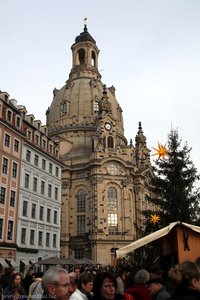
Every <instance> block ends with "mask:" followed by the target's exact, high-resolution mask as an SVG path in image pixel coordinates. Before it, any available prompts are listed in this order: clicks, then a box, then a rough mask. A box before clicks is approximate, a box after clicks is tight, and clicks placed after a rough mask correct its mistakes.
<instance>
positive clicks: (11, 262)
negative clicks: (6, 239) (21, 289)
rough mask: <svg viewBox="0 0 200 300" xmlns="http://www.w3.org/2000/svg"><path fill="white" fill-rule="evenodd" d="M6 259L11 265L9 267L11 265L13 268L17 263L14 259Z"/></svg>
mask: <svg viewBox="0 0 200 300" xmlns="http://www.w3.org/2000/svg"><path fill="white" fill-rule="evenodd" d="M7 260H8V262H9V264H10V265H11V267H13V268H15V267H17V263H16V262H15V261H14V259H12V258H11V259H7Z"/></svg>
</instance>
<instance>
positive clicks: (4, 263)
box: [0, 257, 9, 268]
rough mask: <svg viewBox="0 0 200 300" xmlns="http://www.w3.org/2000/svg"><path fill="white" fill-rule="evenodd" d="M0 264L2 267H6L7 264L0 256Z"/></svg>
mask: <svg viewBox="0 0 200 300" xmlns="http://www.w3.org/2000/svg"><path fill="white" fill-rule="evenodd" d="M0 265H2V267H3V268H8V267H9V265H8V264H7V263H6V261H5V260H4V259H3V258H2V257H0Z"/></svg>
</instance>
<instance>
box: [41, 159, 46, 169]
mask: <svg viewBox="0 0 200 300" xmlns="http://www.w3.org/2000/svg"><path fill="white" fill-rule="evenodd" d="M45 169H46V160H45V159H42V170H43V171H45Z"/></svg>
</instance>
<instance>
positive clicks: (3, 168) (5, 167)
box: [2, 157, 8, 175]
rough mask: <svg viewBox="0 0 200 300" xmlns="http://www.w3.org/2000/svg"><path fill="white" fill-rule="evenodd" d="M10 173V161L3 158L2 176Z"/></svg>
mask: <svg viewBox="0 0 200 300" xmlns="http://www.w3.org/2000/svg"><path fill="white" fill-rule="evenodd" d="M7 173H8V159H7V158H5V157H3V162H2V174H5V175H6V174H7Z"/></svg>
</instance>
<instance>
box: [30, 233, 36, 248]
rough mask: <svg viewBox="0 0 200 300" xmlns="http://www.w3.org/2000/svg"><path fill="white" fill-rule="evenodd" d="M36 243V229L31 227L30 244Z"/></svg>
mask: <svg viewBox="0 0 200 300" xmlns="http://www.w3.org/2000/svg"><path fill="white" fill-rule="evenodd" d="M34 243H35V230H33V229H31V232H30V245H34Z"/></svg>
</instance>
